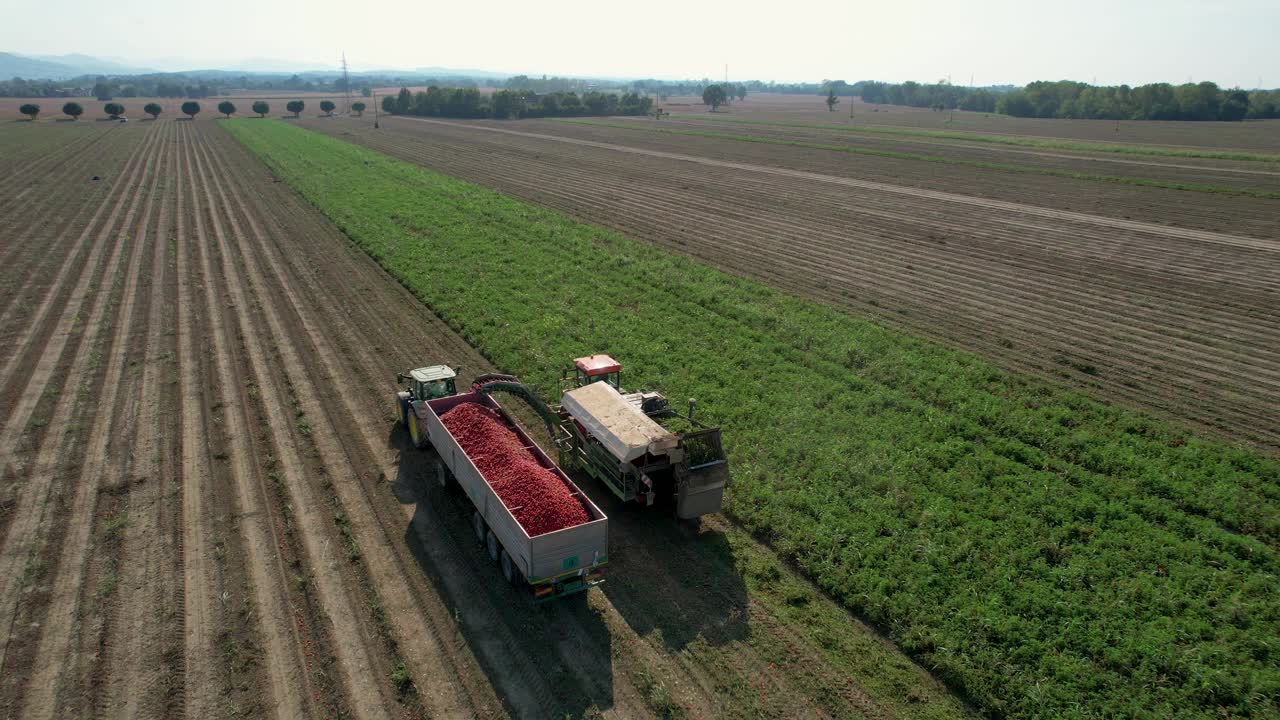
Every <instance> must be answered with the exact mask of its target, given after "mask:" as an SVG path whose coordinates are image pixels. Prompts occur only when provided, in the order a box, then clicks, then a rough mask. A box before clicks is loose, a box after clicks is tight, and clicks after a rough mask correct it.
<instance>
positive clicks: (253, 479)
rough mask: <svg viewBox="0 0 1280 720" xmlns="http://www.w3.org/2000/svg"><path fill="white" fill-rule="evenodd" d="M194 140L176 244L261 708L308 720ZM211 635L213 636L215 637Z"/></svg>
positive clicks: (183, 136) (186, 159)
mask: <svg viewBox="0 0 1280 720" xmlns="http://www.w3.org/2000/svg"><path fill="white" fill-rule="evenodd" d="M195 132H197V131H196V130H194V129H192V128H189V127H184V128H182V129H181V132H180V133H179V144H180V145H181V147H182V159H183V163H182V165H183V168H184V170H183V173H182V174H183V176H184V177H185V179H186V181H187V182H186V186H187V191H186V192H185V193H182V192H180V194H179V198H180V202H181V201H182V199H183V198H190V201H189V203H188V204H187V208H186V209H185V211H184V212H180V213H179V215H178V217H179V229H178V236H179V239H180V242H184V243H191V244H194V246H195V247H196V249H197V252H195V253H192V255H194V256H195V258H196V261H197V262H198V263H199V269H200V273H201V276H202V277H204V278H205V279H206V280H205V282H204V298H203V303H202V305H203V307H204V308H205V309H206V310H207V311H208V312H209V329H210V332H209V335H210V336H211V339H212V343H211V345H212V350H213V355H214V359H215V363H216V367H217V379H218V391H219V400H220V403H221V405H222V407H223V408H224V410H225V414H224V419H223V422H224V427H223V432H224V433H225V435H226V437H227V438H228V440H229V441H230V447H229V449H228V452H227V459H228V460H229V461H230V464H231V468H230V472H231V474H232V476H233V478H234V480H235V483H234V484H235V493H236V510H237V513H238V515H239V527H240V531H241V534H242V538H243V541H244V546H245V549H246V552H247V554H248V559H247V560H246V564H247V565H248V567H249V570H250V580H251V585H252V589H253V594H254V597H253V607H254V609H255V612H256V615H257V617H256V624H257V626H258V628H259V630H260V633H259V634H260V636H261V637H262V639H263V645H264V646H265V647H264V651H265V654H266V657H265V658H263V661H262V663H261V667H262V669H263V671H264V672H265V673H266V675H267V678H268V682H267V685H268V692H269V695H270V700H269V701H268V702H267V703H266V706H267V708H269V709H270V712H272V713H273V714H274V715H275V716H276V717H277V718H282V719H284V718H288V719H300V718H304V717H312V716H314V715H315V713H316V709H315V708H314V707H313V706H312V701H311V697H312V693H311V692H310V691H309V687H308V686H309V683H308V674H307V672H306V670H305V663H304V661H303V658H302V650H303V643H302V641H301V638H300V637H299V634H298V628H297V624H296V622H295V618H294V614H293V612H292V610H291V609H290V607H289V604H288V597H287V590H286V589H285V587H284V586H285V584H286V583H287V582H289V580H288V578H289V577H290V574H289V572H288V570H287V569H286V568H285V566H284V563H283V560H282V558H281V556H280V553H279V552H278V551H277V549H276V548H277V547H278V545H279V542H280V540H279V539H278V538H277V537H276V536H275V533H276V529H275V527H274V526H273V524H272V523H271V522H270V521H269V518H268V516H267V514H266V513H265V512H264V510H265V508H267V507H269V505H268V502H269V501H268V500H267V497H268V496H267V493H266V492H264V490H263V488H262V487H261V485H260V483H259V480H258V476H259V473H258V471H257V469H256V468H255V467H254V464H255V463H254V460H255V454H254V451H253V449H252V447H251V446H250V437H251V434H250V432H249V421H248V418H247V416H246V409H245V407H244V404H243V402H242V398H240V397H238V395H237V393H238V391H239V390H240V389H241V388H243V387H244V385H243V383H242V382H241V381H240V378H239V377H238V375H237V373H236V372H235V371H234V369H233V367H232V364H231V363H232V358H233V357H235V355H234V353H233V351H232V348H231V343H232V340H231V338H232V335H231V334H230V333H231V332H232V328H231V326H230V325H231V323H232V322H234V319H229V318H227V317H226V313H227V308H226V306H227V303H226V301H225V300H224V299H222V298H221V297H220V294H221V293H220V291H219V290H218V289H217V288H216V287H215V284H214V280H213V278H214V277H215V275H214V273H213V271H212V261H211V260H210V257H209V255H210V245H211V242H212V240H213V239H212V238H211V237H210V234H209V233H208V232H207V231H206V225H205V224H206V214H207V213H209V209H208V208H207V207H206V206H204V205H202V203H201V197H202V196H203V197H204V198H205V202H207V189H206V188H203V187H202V186H201V184H200V180H199V178H198V173H197V171H196V165H195V163H194V160H193V156H192V148H191V145H192V144H193V142H194V140H193V134H194V133H195ZM183 218H189V219H190V222H191V224H192V228H191V229H193V230H194V231H195V232H194V235H191V236H188V235H187V234H186V233H185V232H184V229H185V228H184V227H183ZM201 340H202V341H203V340H204V339H203V338H202V339H201ZM209 399H210V400H213V399H212V398H209ZM184 452H186V451H185V450H184ZM206 462H207V461H206ZM188 499H190V498H188ZM184 551H186V552H191V551H192V548H191V547H190V545H184ZM188 617H190V616H188ZM188 622H190V620H188ZM195 630H196V632H194V633H193V632H190V631H189V632H187V640H188V642H191V641H192V640H193V639H194V638H193V635H195V634H198V633H199V631H200V630H203V629H202V628H196V629H195ZM213 630H215V632H216V629H213ZM192 652H193V647H192V646H191V645H187V647H186V655H187V657H188V658H191V656H192ZM188 664H189V665H190V663H188ZM196 667H197V668H198V667H199V665H197V666H196ZM194 690H195V691H194V692H193V688H192V687H191V685H190V682H188V686H187V695H188V697H193V696H194V697H196V698H198V697H199V694H200V693H201V692H205V693H207V690H205V689H203V688H196V689H194ZM189 712H190V711H189Z"/></svg>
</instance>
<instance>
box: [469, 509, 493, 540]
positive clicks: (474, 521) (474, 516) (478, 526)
mask: <svg viewBox="0 0 1280 720" xmlns="http://www.w3.org/2000/svg"><path fill="white" fill-rule="evenodd" d="M471 529H472V530H475V532H476V542H477V543H479V544H481V545H483V544H484V536H485V533H486V532H488V531H489V529H488V528H486V527H485V526H484V518H482V517H480V511H479V510H477V511H475V512H473V513H471Z"/></svg>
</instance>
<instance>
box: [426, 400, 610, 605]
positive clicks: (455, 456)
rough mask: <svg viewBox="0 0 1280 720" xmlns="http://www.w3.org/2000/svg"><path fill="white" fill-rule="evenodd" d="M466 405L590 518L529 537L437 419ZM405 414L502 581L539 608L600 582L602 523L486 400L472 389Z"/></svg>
mask: <svg viewBox="0 0 1280 720" xmlns="http://www.w3.org/2000/svg"><path fill="white" fill-rule="evenodd" d="M467 402H472V403H478V404H480V405H483V406H485V407H488V408H493V409H494V410H496V411H497V412H498V413H499V415H500V416H501V417H502V419H503V420H504V421H505V422H506V423H507V425H508V427H510V428H511V429H512V430H513V431H514V432H515V433H516V435H517V436H518V437H519V438H520V440H521V442H522V443H523V444H524V446H525V447H526V448H527V449H528V450H529V452H531V453H532V454H533V456H534V457H535V458H536V459H537V461H538V463H539V464H540V465H542V466H543V467H545V468H547V469H548V470H550V471H552V472H553V473H555V475H556V477H557V478H559V479H560V482H563V483H564V484H565V485H567V486H568V487H569V489H570V490H571V491H572V492H573V494H574V496H576V497H577V498H578V499H579V500H581V501H582V504H583V506H584V507H585V508H586V509H587V512H588V514H589V515H590V516H591V519H590V520H589V521H587V522H585V523H583V524H581V525H575V526H573V527H568V528H564V529H561V530H556V531H555V532H549V533H544V534H542V535H538V536H537V537H529V535H528V533H526V532H525V530H524V528H523V527H521V526H520V523H519V522H517V521H516V519H515V516H514V515H512V513H511V510H510V509H509V508H507V506H506V505H505V504H504V503H503V502H502V500H501V499H500V498H499V497H498V495H497V493H495V492H494V491H493V488H492V487H490V486H489V483H488V481H487V480H485V478H484V476H483V475H481V473H480V471H479V469H477V468H476V466H475V463H474V462H472V460H471V458H470V457H468V456H467V454H466V452H465V451H464V450H463V449H462V446H461V445H459V444H458V441H457V439H456V438H454V436H453V435H452V434H451V433H450V432H449V430H448V429H447V428H446V427H445V426H444V423H443V422H441V420H440V416H441V415H443V414H444V413H446V412H448V411H449V410H451V409H452V408H454V407H456V406H457V405H459V404H462V403H467ZM402 407H405V406H403V405H402ZM405 409H406V410H407V411H408V412H409V413H412V414H413V415H414V419H415V420H416V421H417V424H418V426H419V427H425V428H426V435H427V439H428V440H429V441H430V443H431V445H432V446H433V447H434V448H435V450H436V452H437V453H438V454H439V457H440V462H441V463H442V464H443V466H444V468H446V469H447V470H448V471H449V473H451V474H452V476H453V478H454V480H455V481H456V482H457V484H458V486H459V487H460V488H461V489H462V491H463V492H464V493H465V494H466V496H467V497H468V498H469V499H470V500H471V503H472V505H474V506H475V512H474V513H473V514H472V526H473V529H474V531H475V534H476V540H478V541H479V542H481V543H482V544H484V545H485V546H486V549H487V550H488V553H489V558H490V559H491V560H493V561H494V562H496V563H498V564H499V565H500V567H501V568H502V574H503V576H504V577H506V579H507V581H508V582H510V583H511V584H512V585H515V586H517V587H525V586H527V587H529V588H530V589H531V591H532V593H533V598H534V602H535V603H540V602H545V601H547V600H551V599H554V598H557V597H563V596H565V595H572V594H574V593H578V592H582V591H584V590H586V589H587V588H589V587H591V586H592V585H597V584H599V583H601V582H603V581H604V566H605V565H606V564H607V563H608V562H609V558H608V555H609V520H608V518H607V517H605V514H604V513H603V512H601V511H600V508H598V507H596V505H595V503H593V502H592V501H591V499H590V498H588V497H587V496H586V494H585V493H583V492H582V491H581V490H580V489H579V488H578V486H577V485H575V484H574V483H573V481H572V480H570V479H569V477H568V476H567V475H565V474H564V472H563V471H562V470H561V469H560V468H559V467H558V466H557V465H556V464H555V463H554V462H553V461H552V460H551V458H550V457H548V456H547V454H546V453H545V452H543V450H542V448H540V447H538V444H537V443H535V442H534V441H533V439H532V438H530V437H529V435H528V433H526V432H525V431H524V428H522V427H521V426H520V424H519V423H517V422H514V421H513V420H512V419H511V416H510V415H508V414H507V412H506V410H504V409H503V408H502V406H501V405H499V404H498V402H497V401H496V400H495V399H494V398H493V397H492V396H491V395H489V394H488V393H481V392H477V391H475V390H472V391H471V392H467V393H461V394H458V395H451V396H448V397H441V398H436V399H433V400H426V401H425V402H420V403H412V404H411V405H409V406H408V407H406V408H405ZM442 477H443V476H442Z"/></svg>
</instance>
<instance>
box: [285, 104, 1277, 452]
mask: <svg viewBox="0 0 1280 720" xmlns="http://www.w3.org/2000/svg"><path fill="white" fill-rule="evenodd" d="M304 123H305V124H306V125H307V126H308V127H311V128H313V129H317V130H321V131H324V132H329V133H332V134H336V135H338V136H340V137H343V138H345V139H348V140H352V141H355V142H359V143H362V144H365V145H368V146H370V147H373V148H375V149H378V150H382V151H385V152H388V153H390V154H392V155H395V156H398V157H401V158H404V159H408V160H411V161H414V162H419V163H422V164H424V165H427V166H429V167H432V168H433V169H436V170H439V171H441V172H444V173H447V174H450V175H454V176H457V177H461V178H463V179H467V180H472V181H474V182H479V183H482V184H485V185H489V186H492V187H495V188H498V189H500V190H502V191H505V192H508V193H510V194H513V195H517V196H520V197H524V198H527V199H530V200H533V201H536V202H539V203H542V204H544V205H548V206H550V207H554V208H557V209H560V210H563V211H565V212H568V213H571V214H574V215H577V216H578V217H581V218H583V219H586V220H588V221H590V222H594V223H597V224H601V225H606V226H609V227H612V228H616V229H619V230H622V231H624V232H626V233H628V234H630V235H632V236H636V237H640V238H644V239H646V240H649V241H651V242H654V243H655V244H658V245H661V246H664V247H668V248H671V249H673V250H677V251H679V252H683V253H686V254H688V255H692V256H695V257H698V258H701V259H703V260H705V261H706V262H709V263H711V264H713V265H716V266H718V267H721V268H725V269H728V270H730V271H732V272H736V273H740V274H742V275H746V276H750V277H755V278H761V279H764V280H767V281H769V282H771V283H774V284H775V285H778V286H781V287H785V288H790V289H793V290H795V291H797V292H800V293H803V294H807V295H810V296H813V297H816V298H820V299H822V300H826V301H829V302H832V303H835V304H838V305H843V306H847V307H850V308H853V309H855V310H856V311H857V312H859V313H869V314H872V315H876V316H879V317H880V318H882V319H883V320H885V321H888V322H890V323H893V324H895V325H898V326H901V327H904V328H906V329H908V330H910V331H912V332H916V333H922V334H925V335H928V336H931V337H934V338H938V339H941V340H943V341H946V342H949V343H952V344H955V345H958V346H961V347H965V348H969V349H973V350H976V351H979V352H981V353H982V354H984V355H986V356H987V357H990V358H992V359H994V360H995V361H997V362H999V363H1002V364H1003V365H1005V366H1007V367H1010V368H1014V369H1019V370H1032V371H1036V372H1040V373H1043V374H1048V375H1053V376H1058V377H1061V378H1064V379H1066V380H1067V381H1069V382H1071V383H1074V384H1077V385H1079V386H1082V387H1085V388H1087V389H1090V390H1092V391H1094V392H1095V393H1096V394H1097V395H1099V396H1101V397H1104V398H1118V399H1121V400H1123V401H1126V402H1128V403H1129V404H1131V405H1134V406H1138V407H1142V408H1145V409H1147V410H1151V411H1155V412H1157V413H1160V414H1163V415H1165V416H1168V417H1173V418H1177V419H1180V420H1183V421H1186V422H1189V423H1191V424H1193V425H1198V426H1200V427H1202V428H1207V429H1211V430H1212V431H1214V432H1216V433H1219V434H1223V435H1226V436H1228V437H1231V438H1235V439H1243V440H1247V441H1251V442H1254V443H1257V444H1259V445H1262V446H1264V447H1267V448H1269V449H1270V450H1272V451H1274V450H1275V449H1276V448H1278V447H1280V426H1278V425H1277V423H1276V422H1275V417H1274V408H1275V407H1277V406H1278V405H1280V356H1278V355H1277V354H1276V352H1275V348H1276V347H1280V275H1278V274H1277V272H1276V269H1277V268H1278V267H1280V229H1277V218H1278V217H1280V213H1277V212H1276V208H1277V207H1280V205H1277V202H1278V201H1275V200H1263V199H1256V198H1238V197H1225V196H1221V195H1215V194H1212V193H1197V192H1186V191H1178V190H1170V189H1161V188H1127V187H1120V186H1115V185H1110V184H1103V183H1093V182H1087V181H1080V180H1072V179H1067V178H1039V177H1035V176H1024V175H1012V176H1009V175H1008V174H1006V173H1001V172H999V171H978V170H976V169H968V170H966V173H967V178H968V181H967V182H966V183H964V184H962V185H959V184H955V185H952V184H947V183H943V184H941V185H940V184H938V183H935V182H932V181H929V180H928V178H929V177H930V176H933V175H935V174H941V173H942V172H943V171H940V170H938V168H941V167H945V166H940V165H936V164H933V163H925V162H910V161H901V160H895V161H885V162H884V163H867V162H866V161H867V160H868V158H865V157H862V156H847V155H843V154H841V157H840V159H839V160H829V161H828V164H818V166H817V168H816V170H814V169H810V167H809V159H808V158H807V157H806V156H803V155H800V156H796V155H792V156H790V157H784V156H783V155H782V153H783V152H787V153H790V152H791V151H792V150H793V149H792V148H786V147H781V148H779V147H777V146H768V145H757V144H752V143H735V142H733V141H718V142H719V143H720V144H717V145H710V146H708V145H707V142H708V141H707V140H706V139H704V138H687V137H679V138H673V137H672V136H666V135H661V134H655V133H645V132H636V131H631V130H626V129H615V128H599V127H583V126H578V125H569V124H565V123H556V122H537V123H531V122H521V123H515V124H511V123H508V124H501V123H466V122H450V121H437V120H430V119H425V118H398V117H393V118H385V119H384V124H383V129H382V130H380V131H375V130H373V128H372V126H371V123H369V122H360V121H357V120H354V119H352V120H345V119H344V120H338V121H335V122H330V121H327V120H326V121H323V122H321V121H304ZM686 141H688V142H686ZM760 148H764V149H763V150H762V149H760ZM870 160H874V158H870ZM836 162H839V163H843V166H842V167H841V169H840V171H839V172H836V171H833V170H832V167H831V165H830V163H836ZM890 165H892V166H893V168H896V169H893V170H892V172H894V173H897V174H900V175H906V176H910V177H912V178H915V180H912V181H899V182H893V179H894V178H893V177H892V176H890V175H886V173H887V172H890V170H886V168H887V167H889V166H890ZM864 168H868V169H866V170H864ZM1173 171H1174V172H1176V171H1177V170H1176V168H1175V169H1174V170H1173ZM1029 177H1030V178H1031V179H1030V180H1029V179H1028V178H1029ZM1038 180H1043V182H1037V181H1038ZM948 187H950V188H951V189H950V190H948V189H946V188H948ZM1129 190H1133V191H1141V192H1134V193H1129V192H1128V191H1129ZM1113 202H1114V203H1118V204H1120V205H1122V206H1123V207H1122V208H1120V209H1115V208H1112V209H1111V211H1109V212H1093V211H1087V212H1081V211H1079V210H1076V209H1074V208H1077V207H1081V206H1085V207H1087V208H1089V209H1090V210H1097V209H1099V208H1098V207H1096V206H1095V205H1102V204H1110V203H1113ZM1125 203H1129V204H1127V205H1126V204H1125ZM1161 221H1167V222H1171V223H1174V224H1175V225H1173V226H1166V225H1163V224H1160V222H1161Z"/></svg>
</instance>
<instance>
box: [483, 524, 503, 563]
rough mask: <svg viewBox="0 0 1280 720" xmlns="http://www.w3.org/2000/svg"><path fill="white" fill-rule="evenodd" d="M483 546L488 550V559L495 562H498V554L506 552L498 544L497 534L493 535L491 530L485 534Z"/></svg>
mask: <svg viewBox="0 0 1280 720" xmlns="http://www.w3.org/2000/svg"><path fill="white" fill-rule="evenodd" d="M484 546H485V549H486V550H488V551H489V559H490V560H492V561H493V562H494V563H495V564H496V563H497V562H498V556H499V554H500V553H504V552H506V551H505V550H503V549H502V546H501V545H499V544H498V536H497V535H494V534H493V531H492V530H490V531H489V532H488V534H487V535H485V538H484Z"/></svg>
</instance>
